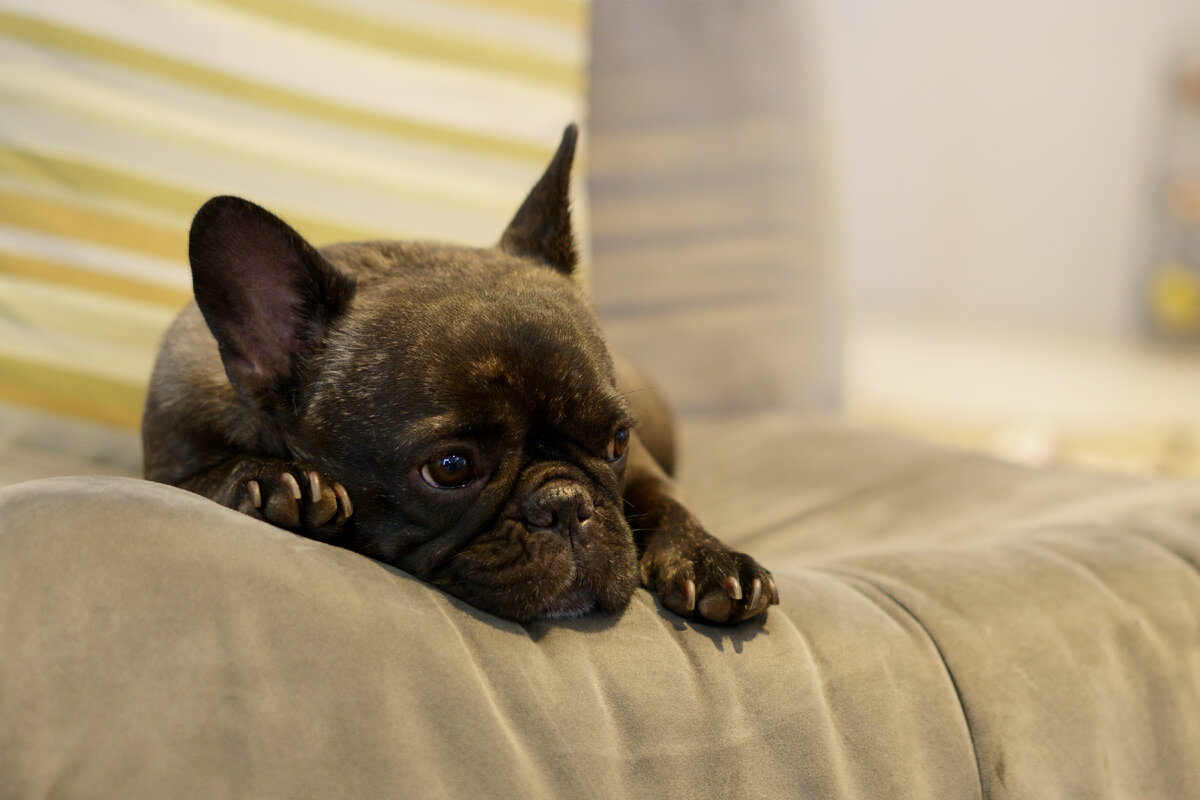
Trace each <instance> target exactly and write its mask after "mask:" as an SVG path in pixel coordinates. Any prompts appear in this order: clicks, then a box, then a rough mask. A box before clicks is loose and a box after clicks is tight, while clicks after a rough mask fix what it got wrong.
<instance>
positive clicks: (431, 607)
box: [0, 414, 1200, 798]
mask: <svg viewBox="0 0 1200 800" xmlns="http://www.w3.org/2000/svg"><path fill="white" fill-rule="evenodd" d="M684 445H685V446H686V454H687V459H688V462H687V463H688V464H689V468H688V471H687V477H686V478H685V480H686V481H687V482H688V485H689V486H690V488H691V490H692V493H693V495H694V497H695V500H696V501H697V503H698V505H699V506H700V511H701V513H702V514H703V515H704V517H705V518H706V519H707V520H708V521H709V524H710V525H711V526H712V527H713V529H714V530H719V531H721V532H722V533H723V534H724V535H725V536H726V537H727V538H728V539H730V540H731V541H733V542H734V543H735V544H736V545H738V546H741V547H744V548H745V549H747V550H750V551H751V552H754V553H755V554H756V555H757V556H758V557H759V558H760V559H761V560H762V561H763V562H764V563H766V564H767V565H769V566H770V567H771V568H772V569H773V570H774V573H775V576H776V578H777V581H778V584H779V590H780V595H781V597H782V602H781V604H780V605H779V606H775V607H772V608H770V610H769V612H768V613H767V614H766V615H765V617H764V618H761V619H759V620H755V621H752V622H750V623H748V624H744V625H742V626H738V627H733V628H723V627H713V626H707V625H703V624H697V623H689V622H684V621H682V620H680V619H679V618H677V617H674V616H672V615H671V614H670V613H669V612H666V611H665V610H664V609H662V608H661V607H660V606H659V605H658V604H657V603H656V602H655V601H654V600H653V599H652V598H651V596H650V595H649V594H648V593H646V592H645V591H644V590H639V592H638V593H637V595H636V596H635V598H634V600H633V603H632V604H631V606H630V607H629V608H628V610H626V611H625V612H624V613H623V614H620V615H617V616H611V617H604V616H597V617H587V618H582V619H577V620H572V621H565V622H563V621H559V622H539V623H534V624H529V625H519V624H516V623H512V622H507V621H504V620H500V619H496V618H494V617H491V616H489V615H487V614H484V613H482V612H479V611H477V610H475V609H473V608H470V607H468V606H466V605H464V604H462V603H460V602H459V601H457V600H455V599H454V598H451V597H449V596H447V595H445V594H444V593H442V592H440V591H439V590H437V589H434V588H432V587H430V586H427V585H425V584H423V583H421V582H419V581H417V580H415V579H413V578H411V577H409V576H407V575H405V574H403V573H401V572H398V571H396V570H394V569H391V568H388V567H386V566H383V565H381V564H379V563H376V562H374V561H371V560H369V559H367V558H365V557H363V556H359V555H357V554H354V553H351V552H348V551H344V550H340V549H337V548H333V547H330V546H327V545H324V544H321V543H317V542H313V541H309V540H305V539H301V538H299V537H296V536H293V535H291V534H289V533H286V532H284V531H281V530H278V529H275V528H272V527H270V526H268V525H265V524H263V523H259V522H256V521H254V520H251V519H249V518H246V517H242V516H240V515H238V514H236V513H235V512H232V511H229V510H226V509H223V508H220V507H218V506H216V505H215V504H212V503H210V502H208V501H206V500H204V499H202V498H199V497H197V496H194V495H191V494H188V493H186V492H183V491H181V490H177V489H174V488H170V487H164V486H159V485H155V484H150V483H147V482H143V481H139V480H136V479H129V478H119V477H66V478H53V479H46V480H41V481H33V482H27V483H23V484H18V485H15V486H11V487H8V488H7V489H4V490H2V491H0V621H2V622H3V625H2V627H0V653H3V656H2V657H0V719H2V720H3V723H2V724H0V797H4V798H29V797H122V798H136V797H145V798H171V797H181V798H182V797H213V798H216V797H254V798H266V797H289V798H294V797H356V798H367V797H381V798H382V797H422V798H424V797H429V798H442V797H445V798H457V797H512V798H564V797H614V798H622V797H627V798H643V797H680V796H682V797H694V796H706V797H735V796H736V797H769V796H778V797H822V798H825V797H829V798H832V797H837V798H851V797H871V798H894V797H955V798H958V797H963V798H968V797H989V798H1001V797H1004V798H1007V797H1014V798H1016V797H1028V798H1080V797H1138V798H1149V797H1161V798H1182V797H1189V796H1196V791H1197V787H1198V786H1200V756H1198V755H1197V754H1200V714H1197V711H1198V710H1200V576H1198V574H1197V569H1198V566H1200V491H1197V489H1196V487H1195V486H1194V485H1190V484H1184V483H1178V482H1174V481H1170V480H1165V479H1150V478H1130V477H1115V476H1109V475H1102V474H1094V473H1088V472H1082V471H1075V470H1069V469H1056V470H1031V469H1026V468H1021V467H1015V466H1011V465H1006V464H1001V463H998V462H995V461H992V460H990V459H988V458H986V457H981V456H975V455H967V454H961V453H955V452H948V451H944V450H939V449H936V448H933V447H931V446H927V445H923V444H918V443H915V442H911V441H906V440H903V439H899V438H894V437H891V436H887V435H884V434H880V433H877V432H870V431H860V430H855V429H853V428H850V427H847V426H844V425H841V424H831V423H815V422H798V421H796V420H795V419H794V418H793V417H791V416H786V415H772V414H766V415H754V416H752V417H750V418H747V419H743V420H740V421H737V422H731V421H728V420H722V421H718V422H707V423H696V424H692V425H689V426H687V428H686V430H685V438H684Z"/></svg>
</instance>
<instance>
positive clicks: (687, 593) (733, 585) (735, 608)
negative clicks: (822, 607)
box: [641, 531, 779, 624]
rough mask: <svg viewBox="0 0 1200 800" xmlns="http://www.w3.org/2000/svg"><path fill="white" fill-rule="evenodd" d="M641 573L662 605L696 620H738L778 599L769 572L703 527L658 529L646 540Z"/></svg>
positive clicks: (645, 583)
mask: <svg viewBox="0 0 1200 800" xmlns="http://www.w3.org/2000/svg"><path fill="white" fill-rule="evenodd" d="M641 573H642V575H641V577H642V584H643V585H645V587H646V588H647V589H649V590H650V591H652V592H654V593H655V594H656V595H658V598H659V599H660V600H661V601H662V604H663V605H664V606H666V607H667V608H669V609H671V610H672V611H674V612H675V613H676V614H679V615H680V616H683V617H688V618H690V619H695V620H698V621H700V622H713V623H725V624H732V623H735V622H741V621H742V620H746V619H750V618H751V617H754V616H757V615H759V614H761V613H762V612H763V611H765V610H766V609H767V606H768V605H776V604H778V603H779V591H778V589H776V588H775V579H774V578H772V577H771V573H770V572H768V571H767V570H765V569H763V568H762V567H761V566H759V564H758V562H757V561H755V560H754V559H753V558H751V557H750V556H748V555H746V554H745V553H740V552H738V551H737V550H732V549H730V548H729V547H726V546H725V545H723V544H721V542H720V541H718V540H717V539H714V538H713V537H712V536H709V535H708V534H707V533H704V532H703V531H686V532H683V531H675V532H671V533H670V534H668V533H667V532H660V533H659V534H658V535H657V536H655V537H653V538H652V539H651V540H650V541H648V542H647V546H646V552H645V553H644V554H643V555H642V559H641Z"/></svg>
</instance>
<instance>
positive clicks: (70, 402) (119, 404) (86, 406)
mask: <svg viewBox="0 0 1200 800" xmlns="http://www.w3.org/2000/svg"><path fill="white" fill-rule="evenodd" d="M147 378H149V376H147ZM145 393H146V387H145V384H144V383H142V384H132V383H126V382H125V381H119V380H114V379H112V378H101V377H99V376H96V375H86V374H83V373H81V372H75V371H73V370H67V369H60V368H58V367H51V366H48V365H46V364H40V363H37V362H35V361H28V360H26V359H22V358H15V357H12V356H6V355H0V402H5V403H12V404H13V405H19V406H25V407H27V408H35V409H40V410H42V411H50V412H53V413H56V414H63V415H66V416H71V417H77V418H79V419H86V420H89V421H91V422H100V423H103V424H105V425H112V426H115V427H118V428H123V429H125V430H137V429H138V426H139V424H140V422H141V415H142V403H143V399H144V397H145Z"/></svg>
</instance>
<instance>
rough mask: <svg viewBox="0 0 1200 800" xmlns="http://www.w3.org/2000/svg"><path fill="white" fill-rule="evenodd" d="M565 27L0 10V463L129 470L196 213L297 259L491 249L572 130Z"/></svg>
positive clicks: (275, 12) (520, 1) (380, 1)
mask: <svg viewBox="0 0 1200 800" xmlns="http://www.w3.org/2000/svg"><path fill="white" fill-rule="evenodd" d="M587 13H588V7H587V5H586V0H404V1H403V2H394V1H393V0H0V440H8V441H16V442H20V443H21V444H24V445H31V444H32V445H37V446H42V447H48V448H52V449H56V450H60V451H68V452H73V453H75V454H77V455H81V456H84V457H87V458H91V459H96V460H105V461H110V462H115V463H118V464H125V465H128V466H130V467H136V465H137V463H138V461H139V459H140V453H139V450H140V445H139V442H138V438H137V427H138V423H139V417H140V413H141V405H142V398H143V393H144V391H145V386H146V382H147V379H148V377H149V374H150V370H151V366H152V363H153V359H154V355H155V351H156V347H157V344H158V341H159V339H160V337H161V335H162V332H163V330H164V329H165V328H166V326H167V325H168V324H169V322H170V320H171V319H172V318H173V317H174V315H175V313H176V312H177V311H178V309H179V308H180V307H181V306H182V305H183V304H184V303H185V302H186V301H187V299H188V298H189V296H190V275H189V272H188V267H187V259H186V242H187V230H188V225H189V222H190V219H191V215H192V214H193V213H194V211H195V210H196V208H198V207H199V205H200V204H201V203H202V202H203V201H204V200H205V199H206V198H207V197H209V196H211V195H214V194H239V195H242V196H245V197H247V198H250V199H253V200H254V201H256V202H258V203H261V204H262V205H265V206H266V207H268V208H270V209H272V210H273V211H275V212H276V213H278V214H279V215H280V216H282V217H283V218H284V219H286V220H288V221H289V222H291V223H292V224H293V225H294V226H295V227H296V228H297V229H298V230H299V231H300V232H301V233H302V234H304V235H305V236H306V237H308V238H309V239H310V240H311V241H313V242H314V243H315V244H323V243H327V242H331V241H339V240H346V239H363V238H389V237H404V238H408V237H419V238H430V239H444V240H450V241H455V242H462V243H465V244H489V243H491V242H494V241H495V240H496V239H497V238H498V236H499V234H500V232H501V230H502V229H503V227H504V224H505V223H506V222H507V221H508V219H509V218H510V217H511V215H512V213H513V212H514V211H515V209H516V208H517V205H518V204H519V202H520V200H521V199H522V197H523V195H524V193H525V192H526V191H527V190H528V188H529V187H530V186H531V185H532V184H533V182H534V180H535V179H536V177H537V175H538V174H539V173H540V171H541V169H542V168H543V167H544V166H545V163H546V162H547V160H548V159H549V157H550V155H551V154H552V153H553V150H554V148H555V146H556V145H557V143H558V138H559V135H560V134H561V131H562V128H563V126H564V125H565V124H566V123H567V122H569V121H571V120H578V121H581V122H582V121H583V120H582V114H583V101H582V91H583V82H584V81H583V76H584V68H585V61H586V28H587V24H588V20H587ZM581 184H582V181H579V182H577V185H581ZM581 216H582V215H581Z"/></svg>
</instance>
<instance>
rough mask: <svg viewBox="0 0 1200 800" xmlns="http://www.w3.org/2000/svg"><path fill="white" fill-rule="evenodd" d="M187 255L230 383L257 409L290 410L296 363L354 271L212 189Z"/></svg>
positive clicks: (348, 290)
mask: <svg viewBox="0 0 1200 800" xmlns="http://www.w3.org/2000/svg"><path fill="white" fill-rule="evenodd" d="M188 258H189V260H190V261H191V264H192V288H193V291H194V292H195V295H196V304H197V305H199V306H200V311H201V312H202V313H203V314H204V319H205V321H206V322H207V323H208V327H209V330H211V331H212V334H213V336H214V337H215V338H216V340H217V345H218V347H219V348H220V351H221V361H222V362H223V363H224V365H225V374H226V375H228V376H229V382H230V383H231V384H232V385H233V388H234V389H236V390H237V391H238V393H239V394H241V395H242V396H244V397H246V398H248V399H250V400H252V401H253V402H255V403H256V404H257V405H258V406H259V407H260V408H263V409H265V410H268V411H272V412H275V413H281V414H282V413H289V412H291V411H293V410H294V408H293V402H292V394H293V391H294V390H295V388H296V386H297V383H298V381H299V379H300V373H301V371H302V368H303V366H304V363H305V361H306V360H307V359H308V357H309V356H311V355H312V353H313V352H314V351H315V350H316V348H317V347H318V346H319V345H320V344H321V341H322V340H323V339H324V337H325V333H326V331H327V330H328V328H329V325H330V324H331V323H332V322H333V321H334V320H335V319H336V318H337V317H338V316H339V315H340V314H341V313H342V312H344V311H345V310H346V308H347V306H348V305H349V303H350V299H351V298H352V297H353V296H354V279H353V278H351V277H350V276H348V275H345V274H344V273H342V272H340V271H339V270H337V269H336V268H335V267H334V266H333V265H332V264H330V263H329V262H328V261H326V260H325V258H324V257H322V256H321V254H320V253H318V252H317V251H316V249H315V248H314V247H313V246H312V245H310V244H309V243H308V242H306V241H305V240H304V238H303V237H302V236H301V235H300V234H298V233H296V231H294V230H293V229H292V228H291V227H290V226H289V225H288V224H287V223H286V222H284V221H283V220H281V219H279V218H278V217H276V216H275V215H274V214H272V213H271V212H269V211H267V210H266V209H264V208H261V207H260V206H256V205H255V204H254V203H251V202H249V201H248V200H243V199H241V198H240V197H214V198H213V199H211V200H209V201H208V202H207V203H205V204H204V205H203V206H202V207H201V208H200V210H199V211H198V212H196V217H195V219H194V220H192V230H191V235H190V237H189V241H188Z"/></svg>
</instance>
